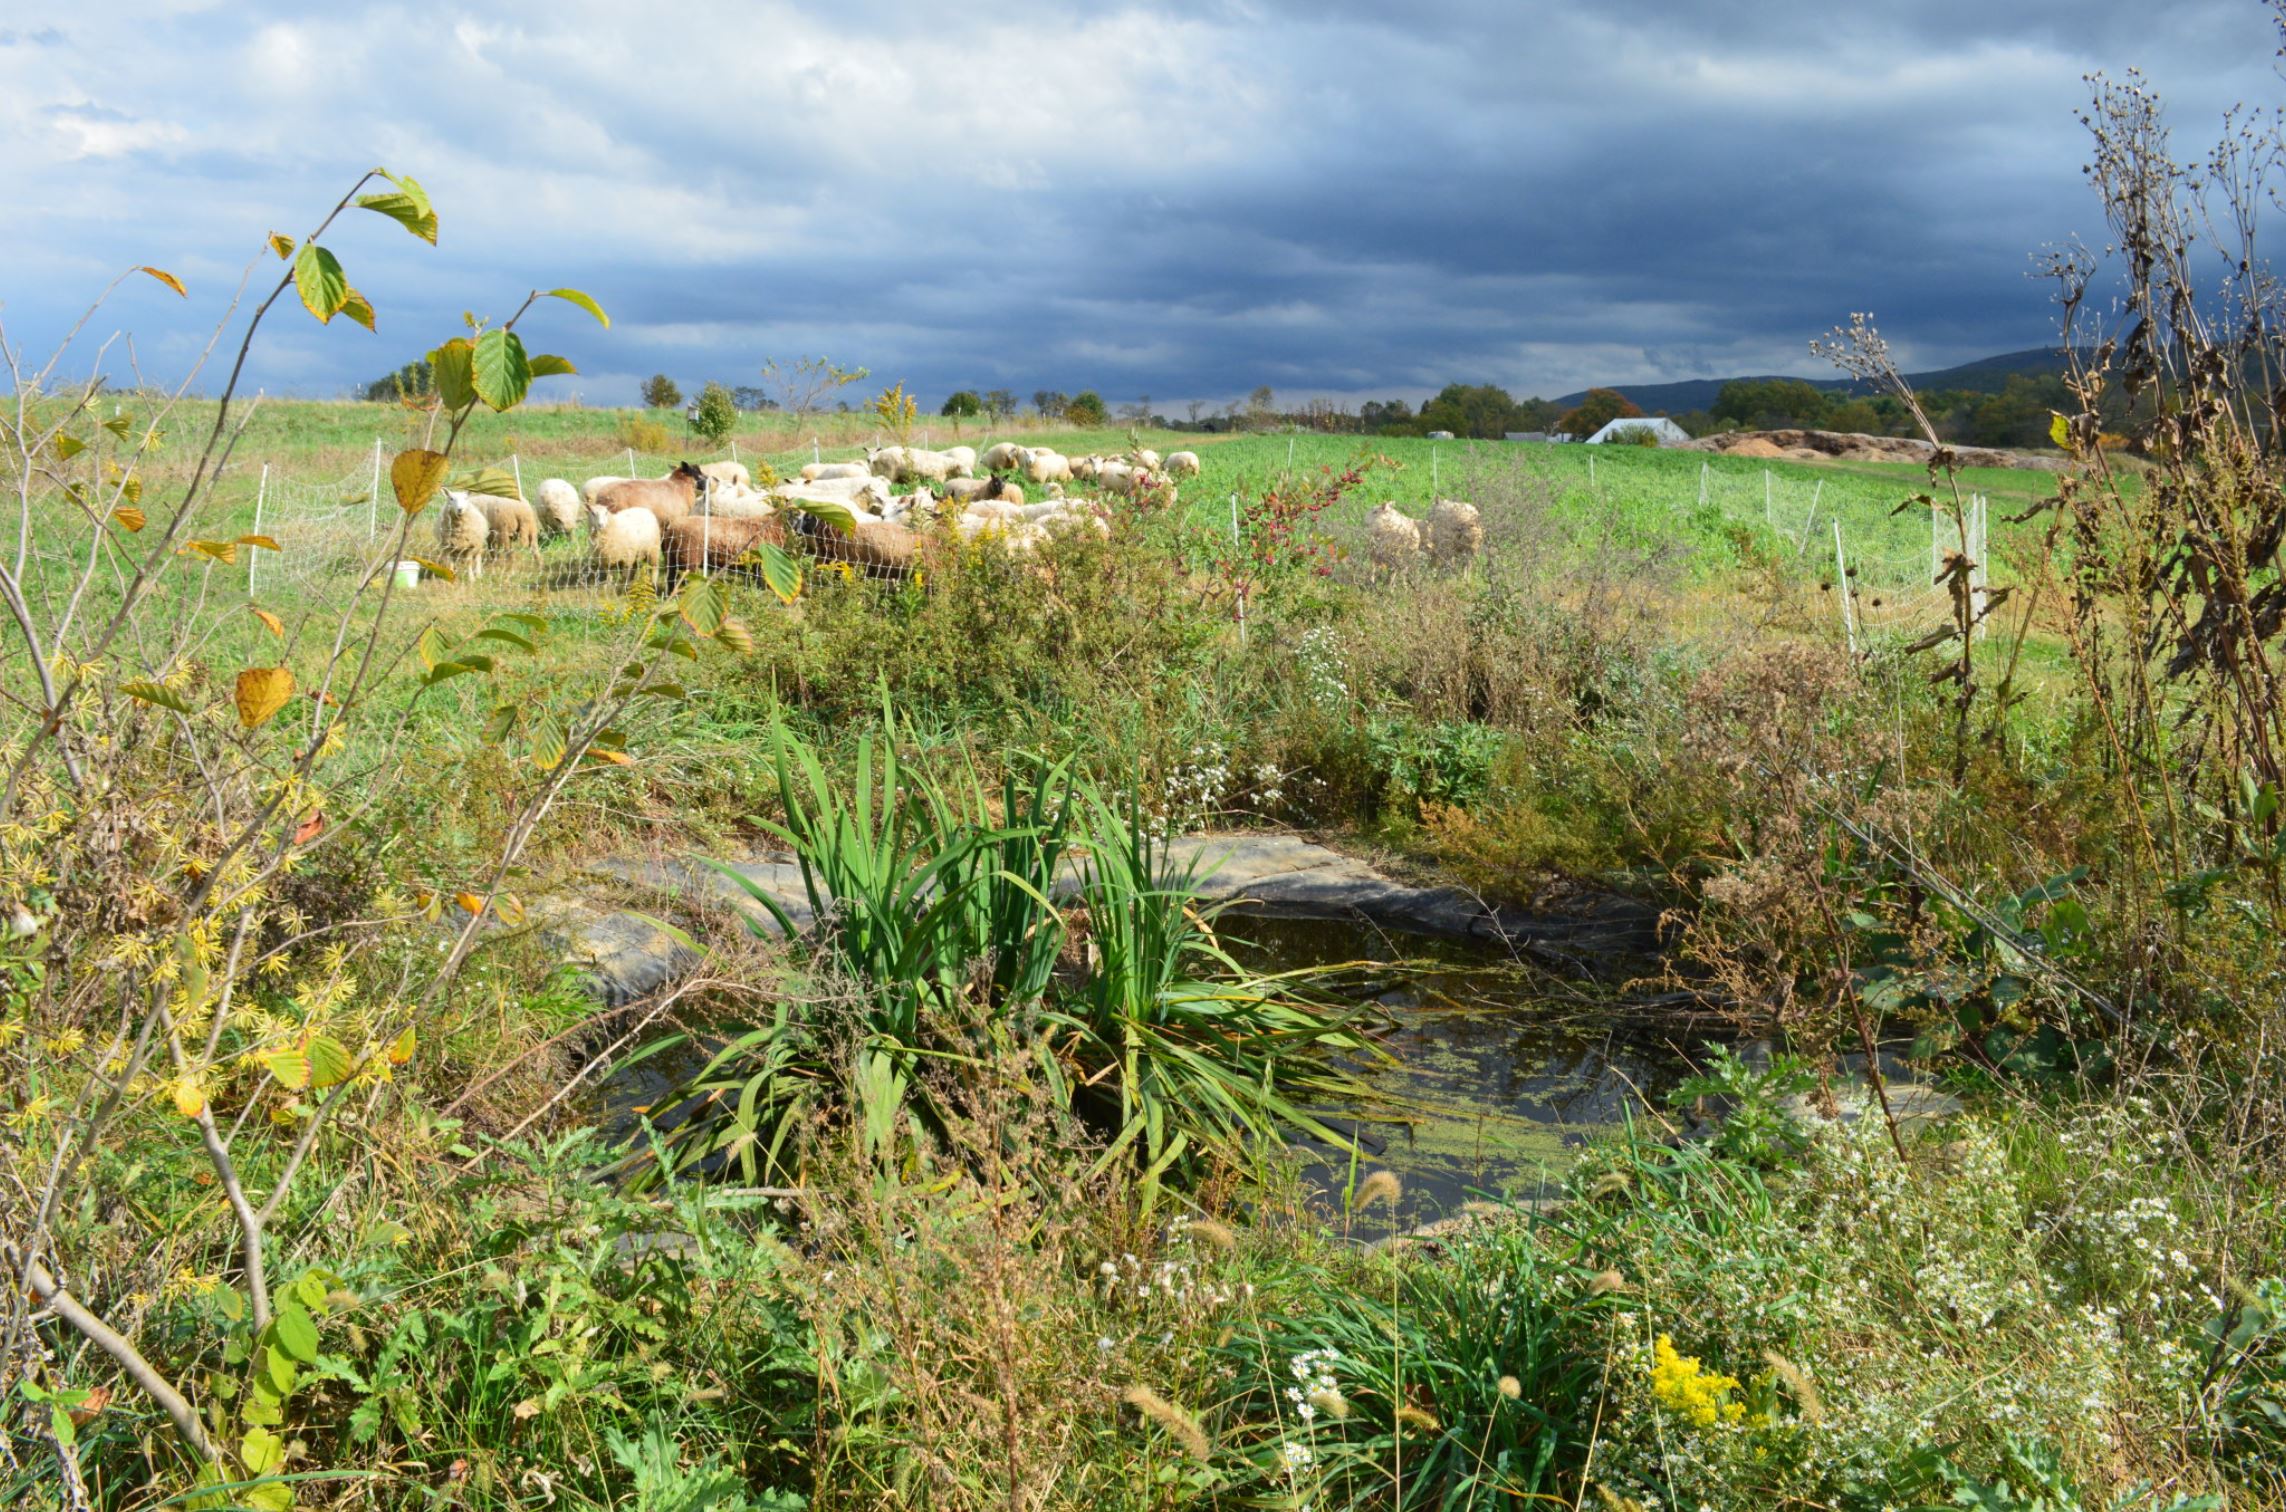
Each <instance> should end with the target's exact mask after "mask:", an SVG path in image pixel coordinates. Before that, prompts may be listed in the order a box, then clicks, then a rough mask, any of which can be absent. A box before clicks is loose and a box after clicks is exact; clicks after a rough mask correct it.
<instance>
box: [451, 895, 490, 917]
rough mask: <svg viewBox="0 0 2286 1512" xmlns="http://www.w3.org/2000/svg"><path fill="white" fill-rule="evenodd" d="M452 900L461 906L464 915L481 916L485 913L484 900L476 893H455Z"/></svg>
mask: <svg viewBox="0 0 2286 1512" xmlns="http://www.w3.org/2000/svg"><path fill="white" fill-rule="evenodd" d="M452 900H453V901H454V902H455V903H458V904H459V905H460V911H461V912H462V913H469V914H480V913H482V912H484V900H483V899H482V898H480V897H478V896H477V895H476V894H474V893H465V892H464V893H454V894H453V895H452Z"/></svg>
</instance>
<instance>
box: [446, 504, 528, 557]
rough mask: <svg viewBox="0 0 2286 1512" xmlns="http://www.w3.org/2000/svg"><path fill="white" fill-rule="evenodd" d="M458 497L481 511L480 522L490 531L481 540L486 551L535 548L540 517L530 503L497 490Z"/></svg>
mask: <svg viewBox="0 0 2286 1512" xmlns="http://www.w3.org/2000/svg"><path fill="white" fill-rule="evenodd" d="M462 497H463V498H465V499H466V500H467V501H468V502H469V503H471V504H474V505H475V506H476V507H477V508H478V509H481V510H483V511H484V523H485V526H486V528H487V530H488V531H489V532H490V533H489V535H488V536H487V538H486V541H485V549H486V550H487V551H514V550H516V549H517V548H518V547H520V546H529V547H532V548H534V549H535V550H537V549H538V547H539V544H540V519H539V516H538V515H536V514H534V513H533V512H532V506H531V505H529V504H527V503H525V502H524V501H523V500H522V499H510V498H504V497H502V496H501V495H499V494H480V493H472V494H463V495H462Z"/></svg>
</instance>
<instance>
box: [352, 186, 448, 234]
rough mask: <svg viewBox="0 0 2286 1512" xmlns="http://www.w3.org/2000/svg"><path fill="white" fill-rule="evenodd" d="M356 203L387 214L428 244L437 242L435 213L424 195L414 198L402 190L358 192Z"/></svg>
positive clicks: (377, 213)
mask: <svg viewBox="0 0 2286 1512" xmlns="http://www.w3.org/2000/svg"><path fill="white" fill-rule="evenodd" d="M357 204H358V207H359V208H360V209H364V210H370V211H372V212H373V213H374V214H376V215H386V216H388V217H389V219H391V220H393V221H395V222H396V223H397V224H398V225H400V226H403V227H404V228H405V229H406V230H408V231H410V232H412V233H413V234H414V235H415V236H417V237H419V238H420V239H421V240H422V241H425V242H427V243H428V244H429V245H430V246H432V247H433V246H435V245H436V244H437V213H436V211H434V210H432V209H431V208H429V205H428V204H427V197H426V196H423V197H422V198H421V199H415V198H414V197H413V196H412V195H410V194H406V193H404V192H403V191H402V190H400V191H398V192H396V193H394V194H360V195H359V196H357Z"/></svg>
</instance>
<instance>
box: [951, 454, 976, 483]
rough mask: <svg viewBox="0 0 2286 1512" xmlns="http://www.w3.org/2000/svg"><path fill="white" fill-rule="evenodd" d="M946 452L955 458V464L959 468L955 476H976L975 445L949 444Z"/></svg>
mask: <svg viewBox="0 0 2286 1512" xmlns="http://www.w3.org/2000/svg"><path fill="white" fill-rule="evenodd" d="M944 454H945V455H946V456H948V457H950V458H952V459H953V465H954V466H955V467H956V468H957V469H958V471H956V472H955V473H954V474H953V476H954V477H956V478H973V477H975V476H976V448H975V447H973V446H948V447H946V448H945V451H944Z"/></svg>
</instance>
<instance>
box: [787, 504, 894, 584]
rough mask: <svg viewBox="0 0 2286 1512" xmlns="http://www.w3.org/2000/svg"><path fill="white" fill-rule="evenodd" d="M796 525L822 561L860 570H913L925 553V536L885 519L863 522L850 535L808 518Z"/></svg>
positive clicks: (860, 521) (859, 522) (858, 523)
mask: <svg viewBox="0 0 2286 1512" xmlns="http://www.w3.org/2000/svg"><path fill="white" fill-rule="evenodd" d="M796 524H797V525H798V526H800V527H801V529H802V534H803V537H804V538H805V539H806V540H807V541H808V542H809V543H810V550H811V551H812V552H814V553H815V554H816V555H817V557H818V559H819V560H820V561H826V562H848V563H850V564H851V565H853V566H857V567H863V568H867V569H879V570H881V571H884V572H898V573H902V572H906V571H909V570H910V569H911V568H912V566H913V564H914V562H915V561H916V560H917V559H918V558H919V556H920V552H921V537H920V535H919V534H918V533H917V532H915V531H912V530H908V529H906V528H905V527H904V526H902V525H892V524H889V523H888V522H887V521H884V520H872V519H861V520H859V521H858V522H857V525H856V528H855V529H853V530H851V531H850V532H849V533H848V534H846V535H844V534H843V533H842V532H841V531H839V530H837V529H835V528H834V527H833V526H831V525H828V524H826V523H825V522H823V521H821V520H813V519H809V518H807V517H806V516H805V517H804V518H803V519H802V520H799V521H797V522H796Z"/></svg>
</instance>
